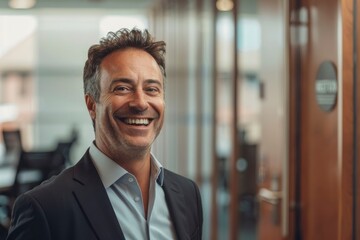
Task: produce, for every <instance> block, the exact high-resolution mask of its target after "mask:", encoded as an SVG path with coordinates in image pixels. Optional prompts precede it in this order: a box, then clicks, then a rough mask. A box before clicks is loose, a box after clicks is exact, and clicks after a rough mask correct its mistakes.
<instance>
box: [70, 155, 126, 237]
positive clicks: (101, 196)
mask: <svg viewBox="0 0 360 240" xmlns="http://www.w3.org/2000/svg"><path fill="white" fill-rule="evenodd" d="M74 181H76V182H78V184H77V185H76V186H77V187H75V189H74V195H75V198H76V199H77V201H78V204H79V205H80V208H81V209H82V211H83V212H84V214H85V215H86V217H87V219H88V220H89V222H90V224H91V226H92V228H93V230H94V231H95V233H96V235H97V236H98V238H99V239H125V237H124V235H123V233H122V231H121V228H120V225H119V223H118V220H117V218H116V215H115V213H114V210H113V208H112V205H111V202H110V200H109V198H108V196H107V193H106V190H105V188H104V186H103V184H102V182H101V179H100V177H99V175H98V173H97V171H96V168H95V166H94V165H93V163H92V161H91V159H90V156H89V153H88V152H87V153H86V154H85V155H84V157H83V158H82V159H81V160H80V161H79V163H78V164H76V165H75V167H74Z"/></svg>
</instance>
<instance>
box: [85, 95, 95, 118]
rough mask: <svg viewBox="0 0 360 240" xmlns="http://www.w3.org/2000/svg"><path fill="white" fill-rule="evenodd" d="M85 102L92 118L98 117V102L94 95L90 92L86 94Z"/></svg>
mask: <svg viewBox="0 0 360 240" xmlns="http://www.w3.org/2000/svg"><path fill="white" fill-rule="evenodd" d="M85 103H86V107H87V109H88V111H89V114H90V117H91V119H92V120H95V118H96V102H95V100H94V98H93V97H92V96H90V95H89V94H86V95H85Z"/></svg>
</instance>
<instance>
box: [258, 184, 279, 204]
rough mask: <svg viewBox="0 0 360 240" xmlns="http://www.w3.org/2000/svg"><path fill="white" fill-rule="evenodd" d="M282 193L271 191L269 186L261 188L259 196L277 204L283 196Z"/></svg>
mask: <svg viewBox="0 0 360 240" xmlns="http://www.w3.org/2000/svg"><path fill="white" fill-rule="evenodd" d="M282 194H283V193H282V192H281V191H271V190H269V189H267V188H260V190H259V193H258V196H259V198H260V199H261V200H263V201H265V202H268V203H270V204H273V205H276V204H278V203H279V200H280V199H281V198H282Z"/></svg>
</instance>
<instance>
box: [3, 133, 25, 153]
mask: <svg viewBox="0 0 360 240" xmlns="http://www.w3.org/2000/svg"><path fill="white" fill-rule="evenodd" d="M2 137H3V141H4V146H5V153H7V152H12V151H20V150H21V149H22V141H21V132H20V129H14V130H5V129H4V130H3V131H2Z"/></svg>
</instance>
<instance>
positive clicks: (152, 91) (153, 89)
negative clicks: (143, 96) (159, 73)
mask: <svg viewBox="0 0 360 240" xmlns="http://www.w3.org/2000/svg"><path fill="white" fill-rule="evenodd" d="M146 91H147V92H150V93H157V92H159V91H160V90H159V89H158V88H157V87H149V88H147V90H146Z"/></svg>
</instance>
